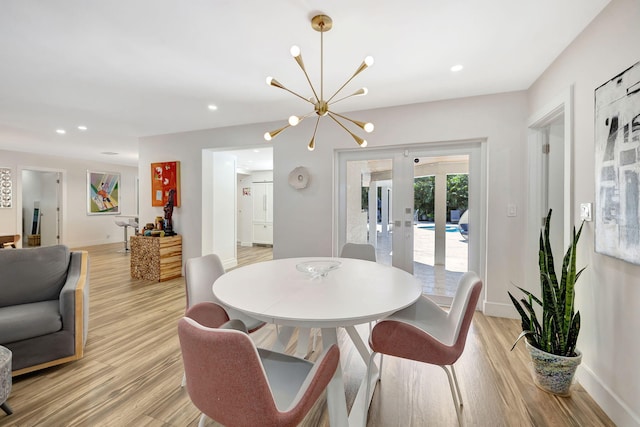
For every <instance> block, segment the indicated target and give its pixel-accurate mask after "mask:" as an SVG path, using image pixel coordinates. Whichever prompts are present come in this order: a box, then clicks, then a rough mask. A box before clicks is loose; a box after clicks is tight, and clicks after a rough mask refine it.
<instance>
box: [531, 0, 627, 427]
mask: <svg viewBox="0 0 640 427" xmlns="http://www.w3.org/2000/svg"><path fill="white" fill-rule="evenodd" d="M639 60H640V2H638V1H637V0H613V1H612V2H611V3H610V4H609V5H608V6H607V7H606V8H605V9H604V10H603V12H602V13H601V14H600V15H599V16H598V17H596V19H595V20H594V21H593V22H592V23H591V25H590V26H589V27H587V28H586V29H585V31H584V32H583V33H582V34H581V35H580V36H579V37H578V38H577V39H576V40H575V41H574V42H573V43H572V44H571V45H570V46H569V47H568V48H567V49H566V50H565V51H564V52H563V53H562V55H561V56H560V57H559V58H558V59H557V60H556V61H555V62H554V63H553V64H552V65H551V66H550V67H549V68H548V69H547V71H546V72H545V73H544V74H543V75H542V76H541V77H540V78H539V79H538V81H537V82H536V83H535V84H534V85H533V86H532V87H531V89H530V90H529V112H534V111H536V110H538V109H539V108H541V107H542V106H544V105H545V103H547V102H549V101H550V100H552V99H553V98H554V97H555V96H556V95H557V94H559V93H561V92H562V91H563V90H565V89H566V88H567V87H569V85H571V84H573V85H574V101H575V110H574V112H575V113H574V153H573V164H574V172H573V186H574V196H573V198H572V203H573V210H574V212H576V218H574V220H575V221H576V223H579V217H578V215H579V204H580V202H593V201H594V199H595V164H594V163H595V161H594V158H595V157H594V152H595V145H594V90H595V89H596V88H597V87H599V86H600V85H601V84H603V83H605V82H606V81H608V80H609V79H611V78H612V77H614V76H616V75H617V74H619V73H620V72H622V71H624V70H626V69H627V68H628V67H630V66H631V65H633V64H634V63H636V62H637V61H639ZM596 215H597V212H596ZM578 265H579V266H584V265H586V266H587V269H586V270H585V272H584V273H583V274H582V276H581V277H580V280H579V282H578V285H577V296H576V304H577V306H578V308H579V310H580V314H581V318H582V331H581V333H580V338H579V341H578V348H579V349H580V350H582V352H583V362H582V368H581V369H580V371H579V380H580V383H581V384H582V385H583V386H584V387H585V388H586V389H587V391H588V392H589V393H590V394H591V395H592V396H593V397H594V398H595V399H596V401H597V402H598V404H600V406H601V407H603V409H605V411H606V412H607V413H608V415H609V416H610V417H611V418H612V419H613V421H614V422H615V423H616V424H617V425H620V426H639V425H640V369H639V368H638V359H639V355H640V339H639V338H638V333H637V331H638V326H640V310H638V305H639V304H640V279H639V278H640V266H637V265H632V264H629V263H627V262H623V261H620V260H617V259H614V258H611V257H608V256H604V255H599V254H597V253H595V252H594V233H593V223H587V224H586V225H585V228H584V230H583V234H582V237H581V240H580V248H579V250H578Z"/></svg>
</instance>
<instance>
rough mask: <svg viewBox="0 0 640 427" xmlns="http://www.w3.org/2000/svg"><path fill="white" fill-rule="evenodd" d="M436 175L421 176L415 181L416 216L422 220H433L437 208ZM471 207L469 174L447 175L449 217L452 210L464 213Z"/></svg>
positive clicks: (448, 217)
mask: <svg viewBox="0 0 640 427" xmlns="http://www.w3.org/2000/svg"><path fill="white" fill-rule="evenodd" d="M434 195H435V176H433V175H431V176H421V177H418V178H415V179H414V182H413V200H414V211H415V212H416V218H417V219H418V220H420V221H433V219H434V210H435V205H434V203H435V198H434ZM468 207H469V175H467V174H456V175H447V219H448V220H449V219H450V218H451V210H453V209H457V210H459V211H460V214H462V213H463V212H464V211H466V210H467V208H468Z"/></svg>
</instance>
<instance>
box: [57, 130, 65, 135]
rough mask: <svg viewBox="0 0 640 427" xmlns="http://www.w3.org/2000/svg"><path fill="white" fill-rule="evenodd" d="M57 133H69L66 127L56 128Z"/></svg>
mask: <svg viewBox="0 0 640 427" xmlns="http://www.w3.org/2000/svg"><path fill="white" fill-rule="evenodd" d="M56 133H59V134H60V135H64V134H65V133H67V131H66V130H64V129H56Z"/></svg>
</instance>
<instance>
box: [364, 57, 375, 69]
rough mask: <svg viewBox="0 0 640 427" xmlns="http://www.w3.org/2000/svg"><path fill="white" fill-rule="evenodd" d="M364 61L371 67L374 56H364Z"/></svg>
mask: <svg viewBox="0 0 640 427" xmlns="http://www.w3.org/2000/svg"><path fill="white" fill-rule="evenodd" d="M364 63H365V64H367V67H371V66H372V65H373V56H367V57H366V58H364Z"/></svg>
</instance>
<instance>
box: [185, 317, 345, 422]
mask: <svg viewBox="0 0 640 427" xmlns="http://www.w3.org/2000/svg"><path fill="white" fill-rule="evenodd" d="M234 322H235V324H234ZM238 324H239V325H242V323H241V322H239V321H237V320H231V321H230V322H227V323H225V324H224V325H222V326H221V327H220V328H207V327H205V326H202V325H201V324H199V323H198V322H196V321H195V320H193V319H190V318H188V317H183V318H182V319H180V321H179V322H178V336H179V338H180V349H181V350H182V358H183V361H184V367H185V372H186V375H187V386H186V388H187V392H188V393H189V397H190V398H191V401H192V402H193V404H194V405H195V406H196V407H197V408H198V409H199V410H200V411H202V416H201V418H200V424H199V425H200V426H202V425H204V422H205V420H206V418H205V416H206V417H209V418H211V419H213V420H215V421H216V422H219V423H221V424H223V425H225V426H227V427H234V426H237V427H243V426H248V427H253V426H280V427H286V426H292V427H293V426H296V425H298V424H299V423H300V421H301V420H302V419H303V418H304V417H305V415H306V414H307V413H308V411H309V410H310V409H311V407H312V406H313V405H314V403H315V402H316V400H317V399H318V398H319V397H320V395H321V394H322V392H323V391H324V389H325V388H326V386H327V384H328V383H329V381H330V380H331V378H332V377H333V375H334V373H335V371H336V368H337V367H338V363H339V362H340V351H339V350H338V347H337V346H336V345H332V346H330V347H328V348H327V349H326V350H325V351H324V352H323V353H322V354H321V355H320V357H319V358H318V360H317V362H316V363H315V364H314V363H311V362H309V361H307V360H304V359H300V358H297V357H294V356H289V355H286V354H282V353H277V352H272V351H269V350H264V349H258V348H256V346H255V344H254V343H253V341H252V340H251V338H250V337H249V336H248V335H247V334H246V333H245V331H242V330H238V329H240V328H238Z"/></svg>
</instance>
